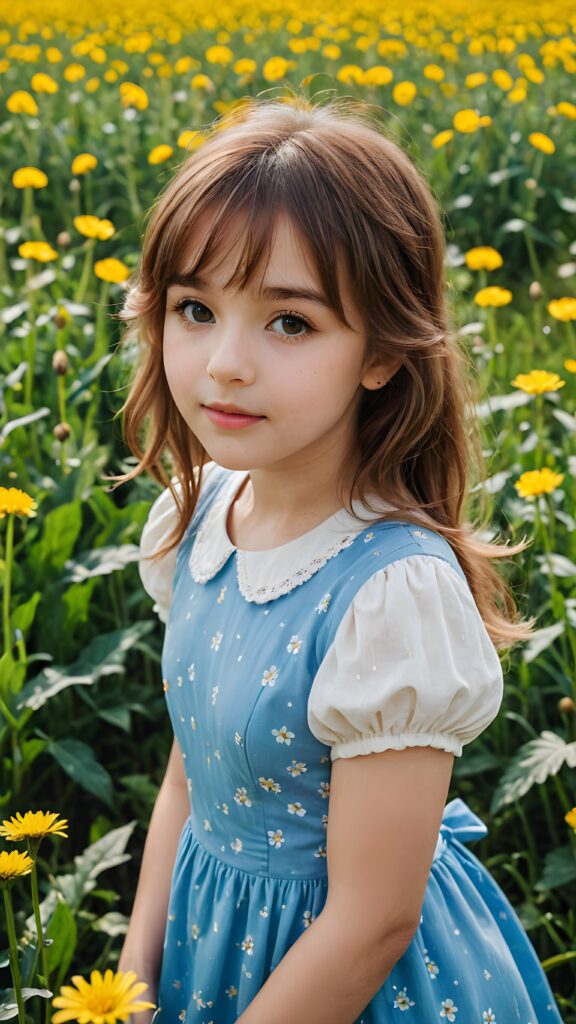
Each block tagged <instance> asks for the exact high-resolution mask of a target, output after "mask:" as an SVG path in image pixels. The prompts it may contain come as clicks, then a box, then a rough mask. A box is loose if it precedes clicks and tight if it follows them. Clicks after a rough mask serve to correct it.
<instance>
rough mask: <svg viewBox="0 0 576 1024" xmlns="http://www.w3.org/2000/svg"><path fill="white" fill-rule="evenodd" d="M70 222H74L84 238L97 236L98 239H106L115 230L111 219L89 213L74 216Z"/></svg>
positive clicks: (110, 236)
mask: <svg viewBox="0 0 576 1024" xmlns="http://www.w3.org/2000/svg"><path fill="white" fill-rule="evenodd" d="M72 223H73V224H74V227H75V228H76V231H78V232H79V233H80V234H81V235H84V237H85V238H98V239H99V240H100V241H106V239H107V238H112V235H113V234H114V233H115V231H116V228H115V227H114V225H113V223H112V221H111V220H107V219H106V218H101V217H95V216H94V215H93V214H90V213H86V214H81V215H80V216H79V217H74V220H73V222H72Z"/></svg>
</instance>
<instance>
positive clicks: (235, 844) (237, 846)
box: [230, 836, 244, 853]
mask: <svg viewBox="0 0 576 1024" xmlns="http://www.w3.org/2000/svg"><path fill="white" fill-rule="evenodd" d="M243 845H244V844H243V842H242V840H241V839H238V836H236V839H233V840H232V842H231V843H230V846H231V847H232V849H233V850H234V853H240V851H241V849H242V847H243Z"/></svg>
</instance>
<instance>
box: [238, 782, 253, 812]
mask: <svg viewBox="0 0 576 1024" xmlns="http://www.w3.org/2000/svg"><path fill="white" fill-rule="evenodd" d="M234 799H235V801H236V803H237V804H244V806H245V807H252V801H251V799H250V797H249V796H248V790H247V789H246V786H238V787H237V789H236V795H235V797H234Z"/></svg>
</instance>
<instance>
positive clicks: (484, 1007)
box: [143, 466, 561, 1024]
mask: <svg viewBox="0 0 576 1024" xmlns="http://www.w3.org/2000/svg"><path fill="white" fill-rule="evenodd" d="M231 476H234V474H231V472H230V471H228V470H224V469H222V468H221V467H217V466H215V468H214V469H213V470H212V473H211V474H210V475H209V476H208V479H207V481H206V482H205V483H204V484H203V488H202V492H201V495H200V500H199V502H198V505H197V507H196V510H195V513H194V516H193V519H192V521H191V523H190V525H189V527H188V530H187V532H186V534H185V536H184V538H183V540H182V542H181V544H180V546H179V548H178V550H177V553H175V560H174V565H173V576H171V604H170V610H169V614H168V619H167V627H166V633H165V641H164V648H163V654H162V674H163V686H164V691H165V696H166V701H167V705H168V711H169V714H170V718H171V721H172V725H173V729H174V733H175V736H176V738H177V740H178V743H179V746H180V749H181V751H182V757H183V760H184V765H185V770H186V775H187V779H188V787H189V790H190V794H191V807H190V816H189V818H188V819H187V821H186V822H185V824H184V827H183V830H182V833H181V836H180V841H179V845H178V850H177V854H176V860H175V865H174V872H173V878H172V887H171V894H170V901H169V909H168V919H167V922H166V932H165V939H164V951H163V959H162V965H161V974H160V981H159V989H158V997H157V1001H158V1005H159V1012H158V1013H157V1015H156V1020H157V1021H158V1024H177V1022H182V1024H186V1022H195V1024H233V1022H235V1021H236V1020H237V1018H238V1017H239V1016H240V1015H241V1013H242V1012H243V1011H244V1010H245V1009H246V1008H247V1007H248V1006H249V1004H250V1003H251V1001H252V1000H253V999H254V998H255V996H256V994H257V993H258V991H259V989H260V988H261V987H262V986H263V985H264V983H265V982H266V979H267V978H268V976H269V975H270V973H271V972H272V971H273V970H274V968H275V967H276V966H277V964H278V963H279V962H280V961H281V959H282V957H283V956H284V955H285V953H286V952H287V951H288V949H289V948H290V946H291V945H292V944H293V943H294V942H296V941H297V939H298V938H299V936H300V935H301V934H302V933H303V931H304V930H305V929H306V928H308V927H310V925H311V924H312V922H313V921H314V919H315V918H316V917H317V916H318V915H319V914H320V912H321V910H322V908H323V906H324V903H325V900H326V895H327V886H328V878H327V859H326V839H327V822H328V807H329V795H330V769H331V763H332V760H333V755H334V751H335V747H332V756H331V743H326V742H321V741H320V740H319V739H318V736H323V737H324V736H331V735H332V734H331V733H330V730H329V726H330V722H331V721H332V722H335V721H339V720H340V719H341V717H342V714H341V711H340V715H339V714H338V709H332V711H333V713H334V714H333V718H332V719H330V716H329V714H328V713H327V712H326V713H325V714H324V715H322V712H321V708H322V706H323V705H322V700H321V699H320V698H319V699H318V700H317V702H316V705H315V709H316V710H315V712H314V711H313V710H312V707H311V706H309V703H308V702H309V697H310V692H311V685H312V681H313V680H315V679H316V680H317V681H318V687H319V689H318V693H319V694H321V693H322V691H321V689H320V681H321V675H319V670H320V669H321V667H322V666H323V665H326V664H329V658H330V656H331V652H333V651H334V649H335V640H336V638H337V637H338V636H339V635H341V630H340V633H339V627H341V624H342V622H343V621H344V619H345V617H346V615H347V614H348V615H349V612H350V606H351V602H353V601H354V599H355V598H356V597H357V595H358V594H359V592H360V591H361V590H362V588H365V587H366V585H367V584H369V583H370V581H371V580H373V579H374V578H375V572H378V573H379V574H380V577H382V572H381V570H383V569H384V570H385V569H386V567H387V566H391V565H393V564H394V565H403V564H406V563H404V562H403V561H402V560H404V559H406V558H409V559H412V562H414V558H413V556H414V555H417V556H423V557H424V558H425V559H427V560H430V559H432V562H433V564H435V565H438V566H442V567H444V568H445V567H446V565H448V566H450V570H451V572H452V571H453V572H455V573H456V574H457V576H458V578H459V581H464V582H465V580H466V578H465V575H464V573H463V571H462V569H461V567H460V565H459V563H458V561H457V559H456V557H455V555H454V552H453V551H452V549H451V547H450V545H449V544H448V543H447V542H446V541H445V540H444V539H443V538H442V537H441V536H440V535H439V534H437V533H435V532H434V531H431V530H429V529H426V530H417V529H415V528H414V526H413V524H408V523H406V522H401V521H399V520H396V521H389V522H382V521H381V522H375V523H373V524H372V525H369V526H368V527H366V528H362V527H361V525H360V528H359V529H357V531H356V533H355V534H353V535H352V536H351V537H348V538H347V539H345V540H344V541H343V542H341V543H340V544H339V545H338V546H337V548H336V549H335V551H334V553H332V552H329V553H328V554H327V555H326V554H325V556H324V557H323V558H318V559H316V561H315V562H314V560H312V567H311V569H310V570H309V571H308V572H305V573H301V574H300V575H299V576H298V574H297V578H296V579H295V580H294V579H292V581H289V582H288V583H287V585H286V586H280V587H279V588H278V596H275V597H274V598H273V599H271V598H270V599H266V597H267V593H266V589H265V588H261V591H262V592H261V593H258V592H256V593H254V594H253V596H252V599H251V600H247V599H246V598H245V597H244V596H243V593H242V590H243V589H244V591H245V590H246V587H245V586H244V588H243V587H242V582H243V581H242V571H241V565H240V564H237V563H238V559H237V558H235V557H233V555H234V552H235V549H234V547H233V545H232V544H231V542H229V541H228V544H227V545H226V544H224V548H223V549H222V550H221V553H220V555H219V556H218V558H217V559H216V560H214V558H212V564H210V565H209V566H208V571H204V569H205V568H206V567H205V566H204V568H203V566H202V564H201V562H199V561H198V558H196V562H195V560H194V559H195V542H196V541H198V540H199V536H200V535H201V534H202V528H203V527H204V539H205V541H206V538H207V524H208V531H209V529H210V517H209V516H208V513H209V512H210V510H213V509H214V508H218V501H219V500H220V506H222V501H223V500H224V499H223V497H222V496H223V495H227V496H228V497H227V503H228V504H230V493H231V492H230V486H229V485H230V478H231ZM167 493H169V492H167ZM225 509H226V501H225V502H224V511H225ZM207 517H208V518H207ZM222 522H225V519H224V520H222V519H221V523H222ZM308 536H309V537H311V538H313V536H314V535H313V533H310V534H309V535H308ZM208 543H209V537H208ZM240 554H241V552H237V555H238V556H240ZM416 561H417V562H418V559H416ZM418 564H422V565H423V564H424V563H423V562H422V563H420V562H418ZM453 578H454V577H453ZM143 579H144V575H143ZM459 581H458V585H459V586H461V583H460V582H459ZM244 583H245V581H244ZM392 639H393V638H392V637H390V643H392ZM333 668H334V666H333V665H332V666H329V671H330V673H332V672H333ZM374 668H376V666H374ZM470 671H471V673H472V675H473V670H472V668H471V670H470ZM356 678H357V679H359V675H357V676H356ZM348 690H350V687H349V686H348ZM323 692H324V694H325V693H326V686H324V691H323ZM322 699H324V706H325V707H327V704H326V698H325V696H324V698H322ZM499 700H500V696H499V697H498V702H499ZM498 702H497V703H498ZM477 703H478V701H477V694H475V693H472V694H471V695H470V707H472V706H473V705H474V704H477ZM456 704H458V702H456ZM390 706H392V704H390ZM395 706H398V702H396V705H395ZM496 710H497V706H496V705H495V706H494V709H493V710H492V711H490V712H489V719H491V718H493V717H494V714H495V711H496ZM385 712H386V708H385V709H384V717H385ZM349 717H350V719H352V717H353V716H352V715H350V716H349ZM321 718H323V720H324V726H322V724H321V721H320V719H321ZM485 724H487V723H486V722H484V723H482V722H475V723H473V728H472V732H471V733H470V734H469V735H468V734H466V730H465V729H464V728H463V729H462V733H461V737H460V739H461V740H462V737H463V742H467V741H468V740H469V739H470V738H471V737H472V736H473V735H476V734H478V732H479V731H481V729H482V728H483V727H485ZM311 725H313V726H314V731H312V728H311ZM420 726H421V728H423V731H422V733H421V736H422V745H424V744H426V743H428V742H432V743H435V745H437V746H444V748H445V749H450V745H451V742H452V741H451V740H450V738H449V736H448V733H449V732H450V729H451V728H453V729H454V730H455V726H451V725H450V723H449V722H448V720H447V719H446V721H445V722H444V723H443V722H442V721H441V720H440V719H438V720H437V721H435V722H432V721H430V722H429V723H428V732H426V723H424V724H423V723H422V722H421V723H420ZM322 728H324V729H325V731H324V732H322ZM443 729H444V732H443ZM443 736H446V737H447V742H445V741H444V739H442V737H443ZM435 737H436V738H435ZM437 737H441V739H440V740H438V739H437ZM365 741H366V738H365V737H364V740H362V738H358V736H356V739H354V738H353V739H352V744H354V742H357V743H359V746H358V745H357V746H356V747H354V746H353V745H352V747H349V749H348V751H347V752H345V751H344V750H343V748H342V752H341V755H340V756H346V753H347V754H348V756H351V754H352V753H354V752H361V751H362V749H364V750H366V751H367V750H369V749H384V748H385V746H386V745H390V746H394V745H396V746H400V747H401V746H402V745H404V746H405V745H406V743H403V742H402V740H401V739H398V737H396V740H394V738H392V740H391V742H390V743H388V744H386V743H385V744H383V745H382V746H381V747H380V748H379V747H378V746H376V747H374V746H372V747H371V746H370V745H368V746H364V747H363V746H362V743H363V742H365ZM408 742H416V743H418V742H419V739H418V737H416V738H414V737H413V740H412V741H408ZM451 749H452V750H453V751H454V752H455V753H458V752H459V750H461V744H459V742H458V740H457V739H456V740H454V745H453V746H451ZM486 832H487V829H486V826H485V825H484V824H483V822H482V821H481V820H480V819H479V818H478V817H476V815H475V814H474V813H472V811H471V810H470V809H469V808H468V807H467V805H466V804H465V803H464V802H463V801H462V800H460V799H456V800H452V801H451V802H450V803H448V804H447V806H446V808H445V812H444V816H443V820H442V825H441V828H440V834H439V836H438V843H437V846H436V851H435V854H434V860H433V862H432V866H431V870H430V875H429V879H428V883H427V887H426V892H425V897H424V901H423V905H422V910H421V920H420V926H419V928H418V929H417V931H416V933H415V935H414V938H413V940H412V942H411V943H410V945H409V946H408V948H407V949H406V951H405V952H404V954H403V955H402V957H401V958H400V960H399V961H398V962H397V963H396V965H395V966H394V968H393V970H392V971H391V973H390V974H389V976H388V977H387V978H386V980H385V981H384V982H383V984H382V986H381V988H380V989H379V991H378V992H377V993H376V995H375V996H374V997H373V998H372V1000H371V1001H370V1003H369V1004H368V1005H367V1006H366V1008H365V1009H364V1010H363V1012H362V1013H361V1014H360V1016H359V1018H358V1020H357V1021H356V1022H355V1024H392V1022H394V1021H396V1020H397V1019H398V1017H399V1015H400V1014H404V1013H405V1014H406V1020H407V1021H408V1022H409V1021H410V1020H412V1021H415V1022H418V1024H431V1022H433V1021H439V1022H440V1024H442V1021H450V1022H454V1021H455V1022H457V1024H460V1022H462V1024H513V1022H518V1024H548V1022H549V1024H561V1017H560V1014H559V1012H558V1008H557V1005H556V1003H555V1000H554V997H553V995H552V992H551V989H550V986H549V984H548V981H547V979H546V976H545V974H544V972H543V970H542V968H541V966H540V963H539V961H538V958H537V956H536V953H535V951H534V949H533V947H532V945H531V943H530V940H529V938H528V936H527V934H526V932H525V931H524V929H523V927H522V925H521V923H520V921H519V919H518V917H517V915H516V913H515V911H514V910H513V908H512V906H511V905H510V903H509V901H508V900H507V898H506V897H505V895H504V893H503V892H502V890H501V889H500V888H499V887H498V885H497V884H496V883H495V881H494V880H493V878H492V877H491V875H490V874H489V873H488V871H487V870H486V869H485V868H484V867H483V866H482V864H481V863H480V861H479V860H478V859H477V858H476V857H475V855H474V854H473V853H472V852H471V851H470V850H469V849H468V848H467V846H466V845H464V844H467V843H469V842H471V841H473V840H475V839H478V838H480V837H482V836H484V835H486Z"/></svg>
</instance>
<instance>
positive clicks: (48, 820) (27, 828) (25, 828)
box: [0, 811, 68, 843]
mask: <svg viewBox="0 0 576 1024" xmlns="http://www.w3.org/2000/svg"><path fill="white" fill-rule="evenodd" d="M67 825H68V822H67V821H66V820H64V819H62V818H58V815H57V814H54V813H51V812H50V811H26V814H20V813H17V814H16V816H15V817H13V818H9V819H6V820H5V821H3V822H2V824H1V825H0V836H3V838H4V839H9V840H10V841H11V842H14V843H18V842H21V841H22V840H23V839H43V838H44V837H45V836H48V835H53V836H63V837H64V839H67V838H68V836H67V834H66V832H65V831H64V829H65V828H66V827H67Z"/></svg>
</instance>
